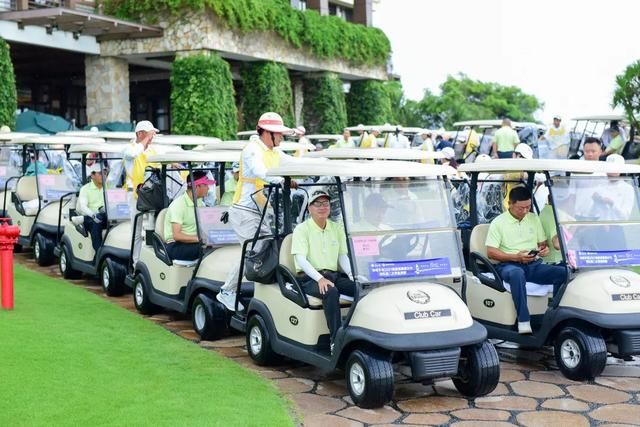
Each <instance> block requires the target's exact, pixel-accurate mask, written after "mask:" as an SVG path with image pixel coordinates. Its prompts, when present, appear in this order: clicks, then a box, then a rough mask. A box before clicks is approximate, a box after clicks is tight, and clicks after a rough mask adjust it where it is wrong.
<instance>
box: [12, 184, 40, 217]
mask: <svg viewBox="0 0 640 427" xmlns="http://www.w3.org/2000/svg"><path fill="white" fill-rule="evenodd" d="M37 200H38V187H37V185H36V177H35V176H23V177H21V178H20V179H18V183H17V184H16V190H15V192H14V193H13V202H14V203H15V207H16V210H17V211H18V212H20V214H22V215H25V216H34V215H36V214H37V213H38V205H37V204H35V203H33V202H32V201H37ZM30 202H31V203H30ZM33 205H35V207H34V206H33Z"/></svg>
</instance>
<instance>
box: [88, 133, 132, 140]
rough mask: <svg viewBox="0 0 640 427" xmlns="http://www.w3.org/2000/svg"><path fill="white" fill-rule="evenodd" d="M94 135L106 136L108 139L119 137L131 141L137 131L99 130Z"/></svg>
mask: <svg viewBox="0 0 640 427" xmlns="http://www.w3.org/2000/svg"><path fill="white" fill-rule="evenodd" d="M94 135H96V136H98V137H100V138H104V139H106V140H112V139H119V140H122V141H131V140H133V139H135V138H136V133H135V132H110V131H99V132H95V133H94Z"/></svg>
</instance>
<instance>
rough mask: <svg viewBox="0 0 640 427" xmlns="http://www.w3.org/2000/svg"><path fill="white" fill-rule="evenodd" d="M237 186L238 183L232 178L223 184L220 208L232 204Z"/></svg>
mask: <svg viewBox="0 0 640 427" xmlns="http://www.w3.org/2000/svg"><path fill="white" fill-rule="evenodd" d="M237 186H238V181H236V180H235V179H234V178H233V177H231V178H229V179H228V180H226V181H225V182H224V194H223V195H222V199H221V200H220V205H221V206H231V205H232V204H233V196H235V194H236V187H237Z"/></svg>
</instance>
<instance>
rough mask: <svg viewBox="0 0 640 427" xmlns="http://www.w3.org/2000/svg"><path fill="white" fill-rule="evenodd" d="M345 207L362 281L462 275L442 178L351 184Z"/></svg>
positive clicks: (454, 225) (354, 254)
mask: <svg viewBox="0 0 640 427" xmlns="http://www.w3.org/2000/svg"><path fill="white" fill-rule="evenodd" d="M344 207H345V209H344V210H345V212H346V218H345V222H346V226H347V231H348V239H349V242H350V244H351V247H352V248H353V256H354V260H355V264H356V266H357V272H358V275H359V276H360V277H361V278H362V281H369V282H396V281H407V280H424V279H425V278H436V277H456V276H460V275H461V274H462V265H461V252H460V247H459V245H458V241H457V234H456V224H455V220H454V218H453V215H452V213H451V205H450V201H449V191H448V190H447V188H446V186H445V182H444V181H441V180H420V181H409V180H404V179H402V180H392V181H385V182H376V181H370V182H349V183H347V184H346V189H345V191H344ZM364 279H366V280H364Z"/></svg>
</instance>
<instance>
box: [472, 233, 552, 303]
mask: <svg viewBox="0 0 640 427" xmlns="http://www.w3.org/2000/svg"><path fill="white" fill-rule="evenodd" d="M489 225H490V224H479V225H476V226H475V227H474V229H473V231H472V232H471V239H470V243H469V249H470V254H469V263H470V264H471V265H470V269H471V271H472V272H473V275H474V276H476V277H477V278H478V280H480V282H481V283H482V284H483V285H486V286H489V287H490V288H493V289H495V290H497V291H499V292H511V285H509V283H507V282H505V281H504V280H501V278H500V274H498V272H497V270H496V269H495V267H494V264H495V262H494V261H492V260H490V259H489V257H488V256H487V246H486V244H485V242H486V240H487V234H488V233H489ZM526 288H527V295H529V296H547V295H548V294H553V285H543V284H540V283H534V282H527V283H526Z"/></svg>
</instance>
